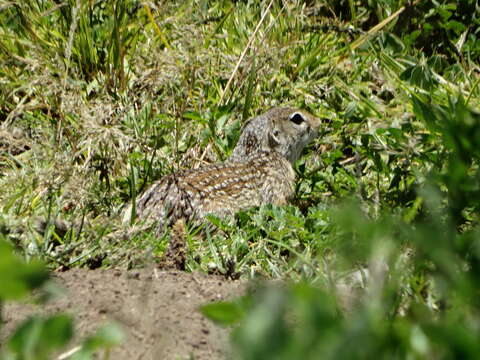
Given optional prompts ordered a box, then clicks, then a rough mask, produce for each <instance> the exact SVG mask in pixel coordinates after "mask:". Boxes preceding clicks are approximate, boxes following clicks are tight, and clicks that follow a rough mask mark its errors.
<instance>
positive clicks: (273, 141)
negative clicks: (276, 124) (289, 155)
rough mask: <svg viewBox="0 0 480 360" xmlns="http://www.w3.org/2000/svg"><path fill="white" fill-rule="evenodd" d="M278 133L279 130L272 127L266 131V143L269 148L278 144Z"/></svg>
mask: <svg viewBox="0 0 480 360" xmlns="http://www.w3.org/2000/svg"><path fill="white" fill-rule="evenodd" d="M278 134H279V132H278V130H277V129H273V130H271V131H270V132H269V133H268V145H269V146H270V147H271V148H274V147H276V146H278V145H280V140H279V139H278Z"/></svg>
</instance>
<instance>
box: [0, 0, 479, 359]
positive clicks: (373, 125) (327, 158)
mask: <svg viewBox="0 0 480 360" xmlns="http://www.w3.org/2000/svg"><path fill="white" fill-rule="evenodd" d="M474 3H475V2H474V1H465V2H454V1H440V2H433V1H426V2H421V3H418V2H415V3H414V5H412V6H408V4H406V2H405V1H393V0H384V1H381V2H380V1H379V2H378V4H373V5H372V4H369V5H362V4H363V2H362V4H360V2H354V1H340V0H334V1H326V2H311V1H306V2H301V1H291V2H289V1H283V2H278V1H274V2H273V5H272V7H271V8H270V9H269V10H268V12H267V13H266V14H265V18H264V20H263V22H262V23H261V25H260V26H259V29H258V32H257V33H256V34H255V36H253V37H252V34H253V32H254V29H255V28H256V27H257V25H258V24H259V21H260V19H261V17H262V14H263V12H262V11H265V9H266V6H267V3H265V4H262V5H260V4H259V2H254V1H237V2H235V3H234V2H230V1H206V0H205V1H203V0H202V1H190V0H185V1H178V2H172V3H170V2H162V3H161V4H160V3H157V2H148V3H142V2H139V1H134V0H124V1H118V2H113V1H106V2H103V1H102V2H101V1H89V2H83V1H73V0H70V1H67V2H64V3H61V4H59V5H55V4H54V3H53V2H48V1H30V2H9V3H6V4H5V5H4V6H2V7H1V10H0V23H1V24H2V25H1V26H0V81H1V84H0V122H1V126H2V128H1V134H0V135H1V136H2V137H1V138H0V146H1V148H0V149H1V151H2V152H1V154H0V172H1V177H0V194H1V195H0V205H1V212H0V214H1V215H0V216H1V218H0V220H1V222H2V232H3V235H4V236H5V237H7V238H8V239H9V240H10V241H11V242H13V243H14V244H15V246H16V248H17V251H18V252H19V253H20V254H22V255H23V256H24V257H25V258H27V259H30V258H42V259H43V260H45V261H46V263H47V265H48V266H49V267H50V268H56V267H58V266H67V267H72V266H87V267H92V268H93V267H97V266H102V267H110V266H125V267H127V268H131V267H136V266H142V265H144V264H145V263H148V262H150V261H152V258H158V257H160V256H161V255H162V254H163V252H164V250H165V247H166V243H167V241H168V234H167V236H164V237H163V238H161V239H158V238H156V237H155V236H154V233H153V231H142V232H137V233H134V234H133V236H128V237H125V236H121V235H119V234H122V229H123V228H124V226H123V225H122V224H121V219H120V213H121V210H122V209H123V208H124V206H125V205H126V204H130V203H131V202H132V201H133V199H134V198H135V196H136V195H138V194H139V193H141V191H143V190H144V189H145V188H146V187H147V186H148V185H149V184H150V183H152V182H153V181H154V180H155V179H158V178H159V177H161V176H163V175H166V174H169V173H171V172H173V171H175V170H178V169H185V168H193V167H197V166H202V165H204V164H206V163H213V162H217V161H222V160H224V159H225V158H227V157H228V156H229V154H230V152H231V151H232V149H233V147H234V145H235V142H236V139H238V135H239V129H240V126H241V123H242V122H243V121H245V120H246V119H247V118H249V117H251V116H254V115H256V114H259V113H262V112H263V111H265V110H267V109H268V108H269V107H271V106H274V105H291V106H298V107H301V108H304V109H307V110H309V111H310V112H312V113H313V114H315V115H316V116H318V117H320V118H322V119H328V124H326V125H325V129H323V130H322V133H321V135H320V136H319V137H318V139H316V140H315V142H314V143H313V144H312V145H311V146H310V147H309V148H308V149H307V151H306V152H305V156H304V157H303V158H302V159H301V160H300V161H299V162H298V163H297V164H296V167H295V169H296V172H297V175H298V183H297V186H296V195H295V198H294V199H293V201H292V204H291V205H289V206H285V207H273V206H265V207H262V208H260V209H252V210H248V211H246V212H241V213H239V214H237V215H236V216H235V217H234V218H230V219H215V218H210V219H209V221H207V223H208V222H212V223H214V224H215V225H216V229H215V230H212V227H211V226H208V225H207V226H205V227H203V228H202V227H200V228H199V227H193V226H190V227H188V234H187V240H188V245H189V248H188V259H187V269H188V270H189V271H193V270H201V271H206V272H212V271H213V272H222V273H225V274H229V273H231V272H232V271H233V272H235V273H239V274H240V276H242V277H243V278H257V277H261V278H280V279H294V280H300V279H303V280H308V281H309V282H311V283H314V284H320V285H322V286H323V288H326V289H330V290H332V288H333V287H334V283H335V282H336V281H337V280H338V279H340V278H342V276H344V275H345V274H349V273H351V272H352V271H354V270H356V269H359V268H363V267H364V266H367V265H368V264H371V263H372V259H378V258H381V259H383V261H385V263H386V264H388V265H389V269H390V271H391V277H392V282H389V281H385V282H384V283H382V284H384V286H383V287H381V286H380V285H379V286H380V288H381V289H380V290H378V294H377V295H378V296H377V297H374V300H372V306H374V305H375V304H377V305H378V302H380V303H382V304H384V305H382V306H383V307H382V306H380V305H379V306H380V307H381V310H379V311H378V314H381V315H379V316H387V315H388V316H394V315H395V316H396V315H398V314H407V315H406V316H407V320H406V321H407V323H408V321H410V320H411V321H412V322H411V323H408V324H409V325H408V326H406V325H405V328H403V327H402V326H403V325H402V324H399V325H398V326H399V327H400V328H401V329H400V328H397V330H398V332H397V333H396V335H395V336H397V338H396V339H397V340H399V339H403V340H402V341H404V342H402V341H400V340H399V342H398V343H396V344H397V346H404V345H405V344H407V343H408V341H407V340H405V338H406V336H407V335H405V334H404V333H403V331H405V332H406V333H408V331H417V332H418V331H419V330H418V329H417V328H415V325H412V324H422V325H418V326H420V327H422V326H423V325H425V324H424V323H422V322H421V321H420V320H419V318H420V316H419V315H418V317H416V316H417V315H412V314H416V311H417V307H418V306H421V307H425V309H424V312H425V313H432V314H436V316H438V317H442V316H444V315H445V314H446V315H445V316H447V317H448V315H449V313H448V312H446V313H445V312H442V310H439V309H441V308H442V306H444V305H445V302H446V301H447V300H445V299H446V298H448V301H452V305H451V306H452V307H455V306H458V308H459V309H461V310H460V311H459V312H455V311H457V310H458V308H455V311H454V312H453V314H454V315H456V316H458V317H459V318H463V317H464V316H466V314H468V313H470V312H474V313H477V311H478V306H477V305H478V304H476V303H475V302H474V303H470V302H469V301H466V300H465V299H467V298H468V297H469V296H470V295H469V294H474V293H476V290H474V287H472V286H473V285H472V284H474V282H475V280H476V279H477V277H476V276H477V275H476V272H475V271H476V269H477V268H476V266H477V265H476V261H477V260H476V259H477V255H476V252H475V251H476V250H475V249H477V247H478V244H477V242H476V240H475V234H478V222H479V207H478V199H479V195H480V192H479V184H478V178H479V176H478V175H479V168H478V160H479V153H478V148H479V146H478V145H479V135H478V130H477V126H478V114H477V113H476V112H475V111H474V110H472V109H479V108H480V86H479V76H478V65H477V64H478V60H479V55H480V48H479V45H478V44H479V42H478V40H477V38H478V37H479V36H480V33H479V32H478V29H479V28H480V26H479V20H478V16H477V17H476V16H475V11H474V5H475V4H474ZM402 6H406V8H405V9H404V11H403V12H402V13H399V14H398V15H395V16H393V17H391V18H389V16H390V15H391V14H394V13H395V11H397V10H398V9H401V7H402ZM472 6H473V7H472ZM472 9H473V10H472ZM378 24H380V25H379V26H378V27H376V28H375V26H376V25H378ZM372 29H373V30H372ZM369 30H370V31H369ZM367 35H368V36H367ZM251 37H252V39H253V40H252V42H251V45H250V47H249V48H247V44H248V42H249V40H250V38H251ZM355 40H357V41H355ZM242 53H245V57H244V58H243V60H242V62H241V63H240V66H239V67H238V71H236V72H234V69H235V66H236V64H237V62H238V60H239V58H240V56H241V54H242ZM229 82H230V85H229V87H228V88H226V87H227V83H229ZM225 90H226V91H225ZM345 201H347V203H349V204H350V203H353V204H354V205H342V204H344V203H345ZM38 218H41V219H46V220H47V229H48V231H47V232H45V234H44V235H40V234H39V233H38V232H37V231H36V230H35V227H36V223H37V222H38V220H37V219H38ZM55 219H61V220H65V221H67V222H68V223H70V224H74V226H73V227H72V228H71V229H69V231H68V232H67V233H66V234H65V235H64V236H60V234H55V231H54V227H53V225H52V224H53V223H54V220H55ZM48 224H50V225H48ZM405 254H410V255H405ZM411 254H413V255H411ZM398 259H405V261H399V260H398ZM232 268H233V270H232ZM459 269H460V270H459ZM459 271H460V274H461V275H458V274H459V273H458V272H459ZM337 278H338V279H337ZM477 280H478V279H477ZM338 281H340V280H338ZM292 291H293V295H288V296H287V295H285V296H286V298H288V299H290V300H291V299H293V300H291V301H292V302H293V303H294V304H297V302H298V301H300V302H302V301H303V300H305V299H303V298H301V296H300V295H298V293H297V292H295V291H297V290H292ZM300 292H301V291H300ZM449 292H458V293H459V294H460V295H459V296H458V299H456V298H455V299H450V297H449V296H448V293H449ZM297 295H298V296H300V297H298V298H297V297H296V296H297ZM275 296H276V295H275ZM289 296H290V297H289ZM322 296H323V295H322ZM472 296H473V295H472ZM282 299H283V298H282ZM302 299H303V300H302ZM308 299H310V298H308ZM290 300H288V301H290ZM282 301H283V300H282ZM285 301H287V300H285ZM288 301H287V302H288ZM305 301H306V302H307V303H308V304H310V305H311V301H310V300H305ZM375 301H376V302H377V303H376V302H375ZM448 301H447V302H448ZM455 301H457V302H458V304H460V305H457V303H455ZM259 302H261V301H260V300H259ZM385 304H386V305H385ZM297 305H298V304H297ZM299 306H300V305H299ZM312 306H313V305H312ZM315 306H316V305H315ZM370 310H371V309H370ZM370 310H368V309H367V310H366V312H365V313H363V312H362V313H361V315H362V316H363V315H365V314H367V313H369V312H368V311H370ZM328 311H330V310H328ZM371 311H373V310H371ZM459 314H460V315H459ZM329 316H330V315H329ZM332 316H333V315H332ZM365 316H367V315H365ZM409 316H411V317H409ZM472 316H473V315H472ZM328 318H329V319H330V317H328ZM367 319H370V318H368V316H367ZM412 319H413V320H412ZM370 320H371V319H370ZM359 321H360V320H359ZM365 321H366V320H365ZM399 321H400V322H401V320H399ZM449 321H450V320H449ZM472 322H473V323H474V324H477V325H478V318H477V316H476V315H475V316H473V320H472ZM332 324H333V323H332ZM335 324H336V325H335V326H339V327H340V328H348V324H347V323H344V322H341V323H335ZM362 324H363V325H365V324H364V323H362ZM363 325H362V326H363ZM370 325H371V324H370ZM332 326H333V325H332ZM335 326H334V327H335ZM409 326H411V327H409ZM428 326H430V325H428ZM428 326H427V325H425V327H428ZM432 326H433V325H432ZM407 328H408V329H409V330H408V331H407V330H405V329H407ZM447 328H448V329H450V327H447ZM369 329H370V328H369ZM372 329H375V325H372V328H371V329H370V330H372ZM399 329H400V330H399ZM422 329H424V328H422ZM337 330H338V329H337ZM347 330H348V329H347ZM350 330H352V329H350ZM384 330H385V329H384ZM397 330H396V331H397ZM437 330H438V329H437ZM332 331H333V330H332ZM352 331H353V330H352ZM372 331H373V330H372ZM382 331H383V330H382ZM422 331H426V330H425V329H424V330H422ZM240 332H241V331H240ZM387 333H388V334H390V333H389V332H388V331H387V330H385V331H384V332H383V333H382V334H387ZM354 335H355V334H354V332H353V333H352V334H351V336H354ZM377 335H378V334H377ZM430 335H431V334H430ZM430 335H429V336H430ZM385 336H386V335H385ZM436 336H438V338H441V336H447V335H445V334H444V335H441V334H440V333H438V332H437V333H436ZM404 337H405V338H404ZM433 338H434V336H432V337H431V338H430V339H433ZM240 339H244V338H241V337H240ZM372 339H377V338H376V337H375V336H373V335H372ZM382 339H383V338H382ZM385 339H389V338H388V337H386V338H385ZM385 339H384V340H385ZM239 341H240V343H242V341H243V340H239ZM385 341H387V340H385ZM432 341H434V340H432ZM339 344H340V345H338V346H339V348H341V347H342V346H341V343H339ZM297 345H298V344H297ZM325 346H327V345H325ZM409 346H410V345H409ZM412 346H413V345H412ZM459 346H460V345H459ZM432 348H433V349H434V350H431V348H429V349H430V350H431V351H430V350H429V351H426V352H425V351H424V348H422V349H423V350H422V349H420V350H421V351H420V350H418V349H417V350H418V351H420V352H416V351H417V350H415V349H414V350H412V349H411V348H409V347H408V346H407V345H405V349H407V350H405V352H404V353H401V354H403V355H405V356H406V355H407V354H410V355H412V354H413V355H412V356H413V357H422V356H423V355H425V354H427V355H428V356H427V355H425V356H427V357H432V356H433V357H436V356H437V355H438V354H440V356H446V357H448V356H450V355H451V354H454V355H455V354H457V355H458V354H460V353H461V352H458V353H455V352H454V350H451V351H452V352H450V350H445V349H441V350H438V349H437V348H436V347H435V346H434V345H432ZM372 349H376V350H375V351H382V350H381V349H380V348H375V347H373V348H372ZM402 349H403V348H402ZM408 349H410V350H408ZM472 349H473V348H472ZM330 350H331V349H330ZM330 350H329V351H330ZM325 351H326V350H325ZM332 351H333V350H332ZM372 351H373V350H372ZM412 351H413V352H412ZM422 351H423V352H422ZM472 351H473V350H472ZM432 354H433V355H432ZM449 354H450V355H449ZM257 355H258V354H257ZM257 355H255V356H257ZM248 356H254V355H252V354H250V355H248ZM258 356H260V355H258ZM452 356H453V355H452ZM259 358H261V357H259ZM287 358H288V356H287Z"/></svg>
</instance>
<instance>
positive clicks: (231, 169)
mask: <svg viewBox="0 0 480 360" xmlns="http://www.w3.org/2000/svg"><path fill="white" fill-rule="evenodd" d="M319 126H320V121H319V119H317V118H315V117H314V116H312V115H311V114H309V113H307V112H306V111H303V110H298V109H293V108H286V107H275V108H273V109H270V110H269V111H267V112H266V113H264V114H262V115H260V116H257V117H254V118H252V119H250V120H249V121H248V122H247V123H246V124H245V125H244V126H243V129H242V133H241V135H240V139H239V140H238V143H237V145H236V147H235V149H234V150H233V153H232V156H231V157H230V158H229V159H228V160H227V161H226V162H224V163H220V164H215V165H210V166H206V167H203V168H199V169H193V170H186V171H180V172H177V173H173V174H171V175H167V176H165V177H163V178H161V179H160V180H158V181H157V182H155V183H154V184H152V186H151V187H150V188H148V189H147V190H146V191H145V192H144V193H143V194H142V195H141V196H140V197H139V199H138V200H137V201H136V214H137V216H138V218H140V219H150V220H155V221H158V227H157V233H159V234H161V233H162V232H163V230H164V228H165V225H167V226H171V225H173V224H175V223H176V222H177V221H178V220H179V219H184V220H187V221H188V220H191V219H194V218H196V219H198V218H203V217H204V216H205V215H207V214H215V215H217V216H224V215H229V214H230V215H231V214H234V213H235V212H237V211H238V210H242V209H247V208H250V207H254V206H260V205H262V204H275V205H282V204H285V203H286V202H287V200H288V199H289V198H290V197H291V196H292V195H293V189H294V181H295V173H294V170H293V168H292V164H293V163H294V162H295V161H296V160H297V159H298V158H299V157H300V154H301V152H302V150H303V148H304V147H305V146H306V145H307V144H308V143H309V142H310V141H311V140H312V139H313V138H314V137H315V136H316V135H317V133H318V129H319ZM127 212H131V210H128V209H127ZM127 216H128V214H127Z"/></svg>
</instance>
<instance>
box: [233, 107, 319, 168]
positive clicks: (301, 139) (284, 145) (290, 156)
mask: <svg viewBox="0 0 480 360" xmlns="http://www.w3.org/2000/svg"><path fill="white" fill-rule="evenodd" d="M319 127H320V120H319V119H317V118H316V117H314V116H313V115H311V114H309V113H308V112H306V111H304V110H299V109H294V108H288V107H275V108H272V109H270V110H269V111H267V112H266V113H264V114H262V115H259V116H256V117H254V118H252V119H250V120H248V121H247V122H246V123H245V125H244V126H243V129H242V133H241V135H240V138H239V140H238V143H237V145H236V147H235V149H234V150H233V153H232V156H231V157H230V159H229V160H230V161H245V160H246V159H248V158H249V157H250V156H252V155H255V154H256V153H258V152H261V151H276V152H277V153H279V154H280V155H282V156H283V157H285V158H286V159H287V160H288V161H290V163H292V164H293V163H294V162H295V161H296V160H298V158H299V157H300V155H301V153H302V150H303V149H304V148H305V146H306V145H307V144H308V143H309V142H310V141H311V140H312V139H313V138H314V137H316V136H317V134H318V129H319Z"/></svg>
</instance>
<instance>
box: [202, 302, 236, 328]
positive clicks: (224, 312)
mask: <svg viewBox="0 0 480 360" xmlns="http://www.w3.org/2000/svg"><path fill="white" fill-rule="evenodd" d="M200 311H201V312H202V314H203V315H205V316H206V317H208V318H209V319H210V320H213V321H215V322H216V323H218V324H221V325H233V324H235V323H237V322H238V321H240V320H241V319H242V318H243V316H244V315H245V306H244V305H243V304H241V303H240V302H217V303H214V304H208V305H203V306H202V307H201V308H200Z"/></svg>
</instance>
